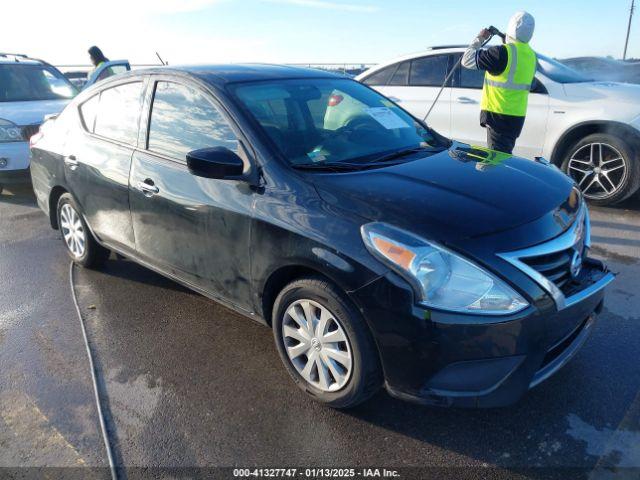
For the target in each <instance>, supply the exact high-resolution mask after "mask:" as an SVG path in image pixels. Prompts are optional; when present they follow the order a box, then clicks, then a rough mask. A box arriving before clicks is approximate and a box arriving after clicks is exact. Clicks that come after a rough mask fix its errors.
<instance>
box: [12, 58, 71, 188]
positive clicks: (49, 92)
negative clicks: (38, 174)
mask: <svg viewBox="0 0 640 480" xmlns="http://www.w3.org/2000/svg"><path fill="white" fill-rule="evenodd" d="M76 93H77V90H76V88H75V87H74V86H73V85H72V84H71V83H70V82H69V81H68V80H67V79H66V78H65V77H64V75H62V73H60V71H58V69H56V68H55V67H53V66H52V65H49V64H48V63H46V62H43V61H42V60H36V59H32V58H29V57H27V56H25V55H17V54H8V53H0V193H1V192H2V189H3V186H4V185H8V184H12V183H23V182H24V183H28V182H30V181H31V177H30V175H29V139H30V138H31V136H33V135H34V134H36V133H37V132H38V129H39V128H40V124H42V122H43V121H44V120H45V117H47V116H49V115H55V114H58V113H60V112H61V111H62V109H63V108H64V107H65V106H66V105H67V103H68V102H69V100H70V99H71V98H72V97H73V96H74V95H75V94H76Z"/></svg>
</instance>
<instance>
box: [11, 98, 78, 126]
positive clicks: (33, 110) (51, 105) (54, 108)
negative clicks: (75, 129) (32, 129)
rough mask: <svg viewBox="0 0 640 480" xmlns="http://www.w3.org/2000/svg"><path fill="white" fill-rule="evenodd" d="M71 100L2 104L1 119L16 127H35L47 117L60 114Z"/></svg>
mask: <svg viewBox="0 0 640 480" xmlns="http://www.w3.org/2000/svg"><path fill="white" fill-rule="evenodd" d="M70 101H71V100H69V99H65V100H34V101H31V102H0V118H2V119H4V120H9V121H10V122H13V123H15V124H16V125H34V124H39V123H42V122H43V121H44V117H45V115H51V114H57V113H60V112H61V111H62V110H63V109H64V107H66V106H67V104H68V103H69V102H70Z"/></svg>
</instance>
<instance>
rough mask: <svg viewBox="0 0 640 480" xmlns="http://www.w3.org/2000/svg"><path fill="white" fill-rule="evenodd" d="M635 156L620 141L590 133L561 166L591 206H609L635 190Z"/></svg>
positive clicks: (638, 178)
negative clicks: (592, 204)
mask: <svg viewBox="0 0 640 480" xmlns="http://www.w3.org/2000/svg"><path fill="white" fill-rule="evenodd" d="M635 156H636V154H635V152H634V149H633V148H632V147H631V146H630V145H629V144H628V143H627V142H626V141H625V140H623V139H622V138H620V137H617V136H615V135H609V134H593V135H589V136H587V137H585V138H584V139H582V140H581V141H579V142H577V143H576V144H574V145H573V146H572V147H571V148H569V150H568V152H567V155H566V157H565V160H564V162H563V165H562V166H563V170H564V171H565V172H566V173H567V174H568V175H569V176H570V177H571V178H573V180H574V181H575V182H576V184H577V185H578V187H579V188H580V190H582V193H583V194H584V196H585V197H586V198H587V199H588V200H589V201H590V202H591V203H595V204H597V205H610V204H614V203H618V202H621V201H623V200H625V199H626V198H628V197H629V196H630V195H632V194H633V193H634V192H635V191H636V190H637V189H638V186H639V185H640V172H639V165H638V159H637V158H635Z"/></svg>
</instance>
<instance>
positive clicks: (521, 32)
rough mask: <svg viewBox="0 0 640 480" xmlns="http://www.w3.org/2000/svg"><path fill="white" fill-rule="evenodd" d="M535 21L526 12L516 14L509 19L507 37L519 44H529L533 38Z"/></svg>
mask: <svg viewBox="0 0 640 480" xmlns="http://www.w3.org/2000/svg"><path fill="white" fill-rule="evenodd" d="M535 28H536V21H535V20H534V19H533V15H531V14H530V13H527V12H517V13H515V14H514V15H513V16H512V17H511V18H510V19H509V26H508V27H507V35H508V36H509V37H511V38H513V39H515V40H518V41H519V42H524V43H529V40H531V37H533V30H534V29H535Z"/></svg>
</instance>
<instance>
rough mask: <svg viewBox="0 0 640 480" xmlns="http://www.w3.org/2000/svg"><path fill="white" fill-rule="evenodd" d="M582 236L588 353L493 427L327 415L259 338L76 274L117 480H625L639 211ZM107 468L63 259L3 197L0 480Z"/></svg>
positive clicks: (153, 280)
mask: <svg viewBox="0 0 640 480" xmlns="http://www.w3.org/2000/svg"><path fill="white" fill-rule="evenodd" d="M592 225H593V229H592V235H593V243H594V248H593V253H594V254H595V255H596V256H598V257H600V258H603V259H605V260H606V261H607V263H608V264H609V266H610V268H611V269H612V270H613V271H615V272H618V273H619V275H618V279H617V281H616V282H615V283H614V284H613V285H612V286H611V287H610V288H609V291H608V296H607V300H606V305H605V309H604V311H603V313H602V315H601V316H600V317H599V321H598V323H597V325H596V328H595V330H594V332H593V334H592V336H591V338H590V339H589V340H588V341H587V343H586V345H585V346H584V348H583V349H582V350H581V351H580V353H579V354H578V355H577V356H576V357H575V358H574V359H573V360H572V361H571V362H570V363H569V364H568V365H567V366H566V367H565V368H563V369H562V370H561V371H560V372H559V373H558V374H556V375H555V376H554V377H552V378H551V379H550V380H548V381H547V382H545V383H543V384H542V385H540V386H538V387H537V388H535V389H533V390H532V391H531V392H529V394H528V395H527V396H526V397H524V398H523V399H522V400H521V401H520V402H519V403H518V404H516V405H514V406H512V407H509V408H502V409H491V410H458V409H441V408H428V407H421V406H416V405H413V404H409V403H405V402H402V401H399V400H395V399H392V398H390V397H389V396H388V395H387V394H386V393H384V392H381V393H380V394H378V395H377V396H376V397H374V398H373V399H372V400H370V401H369V402H367V403H365V404H364V405H361V406H360V407H358V408H356V409H353V410H349V411H336V410H331V409H329V408H326V407H323V406H321V405H318V404H316V403H314V402H313V401H310V400H309V399H308V398H307V397H306V396H305V395H304V394H303V393H302V392H301V391H299V390H298V389H297V387H295V386H294V384H293V382H292V381H291V380H290V378H289V377H288V375H287V373H286V372H285V370H284V368H283V367H282V365H281V363H280V359H279V358H278V355H277V352H276V349H275V346H274V343H273V339H272V334H271V331H270V330H269V329H267V328H265V327H263V326H261V325H258V324H256V323H254V322H252V321H251V320H248V319H246V318H244V317H241V316H240V315H238V314H236V313H234V312H232V311H230V310H228V309H226V308H224V307H222V306H220V305H218V304H216V303H215V302H213V301H210V300H208V299H206V298H204V297H202V296H200V295H198V294H196V293H192V292H190V291H188V290H186V289H184V288H183V287H181V286H179V285H177V284H175V283H173V282H171V281H169V280H167V279H165V278H163V277H161V276H159V275H156V274H155V273H152V272H150V271H149V270H146V269H145V268H143V267H140V266H137V265H135V264H133V263H131V262H129V261H126V260H118V259H115V258H112V259H111V260H109V262H108V263H107V265H106V268H104V269H103V270H101V271H91V270H84V269H81V268H76V270H75V286H76V290H77V293H78V300H79V304H80V307H81V310H82V314H83V316H84V318H85V320H86V326H87V329H88V335H89V338H90V343H91V347H92V349H93V350H94V353H95V355H96V366H97V369H98V372H99V383H100V388H101V392H102V398H103V401H104V405H105V407H106V417H107V418H106V420H107V425H108V429H109V433H110V436H111V439H112V444H113V447H114V453H115V457H116V461H117V463H118V465H120V466H126V467H127V468H128V470H126V471H121V472H120V473H121V475H122V476H123V477H129V478H135V477H136V476H141V475H143V474H144V473H145V472H146V473H148V474H150V475H151V476H155V477H163V476H172V477H174V478H177V477H179V478H184V477H185V476H198V475H201V476H203V475H205V473H204V472H210V471H209V470H186V471H183V470H180V469H181V468H191V467H204V468H206V467H221V466H224V467H276V468H279V467H298V468H306V467H358V468H359V467H377V468H383V467H386V468H388V469H389V468H391V469H393V468H400V469H406V470H401V471H405V472H409V473H412V474H414V475H416V478H426V477H427V476H438V477H440V478H442V477H443V476H444V474H446V473H448V474H452V475H454V476H457V474H459V473H462V472H475V473H474V474H475V475H476V476H477V477H478V478H481V477H482V478H486V477H487V476H489V477H492V478H516V477H519V478H549V477H557V478H640V348H639V345H640V324H639V321H640V295H638V294H637V292H638V285H640V197H638V196H636V197H635V198H633V199H631V200H630V201H628V202H626V203H625V204H624V205H622V206H619V207H616V208H592ZM106 465H107V464H106V457H105V453H104V447H103V444H102V440H101V436H100V430H99V424H98V420H97V416H96V409H95V405H94V400H93V391H92V385H91V379H90V374H89V369H88V365H87V359H86V354H85V351H84V345H83V342H82V335H81V331H80V327H79V324H78V318H77V316H76V314H75V311H74V307H73V303H72V299H71V296H70V289H69V258H68V256H67V255H66V253H65V250H64V248H63V244H62V241H61V240H60V238H59V235H58V232H56V231H54V230H51V228H50V227H49V224H48V221H47V219H46V218H45V216H44V215H43V214H42V212H41V211H40V210H39V209H38V208H37V206H36V205H35V200H34V197H33V194H32V193H31V192H30V191H29V190H19V191H16V192H13V193H7V192H5V193H4V194H2V195H1V196H0V467H13V468H14V470H4V471H3V470H0V476H2V474H3V473H4V474H7V475H8V474H12V475H17V474H19V473H20V472H28V471H29V470H20V469H18V470H15V467H45V466H46V467H51V466H54V467H64V468H65V469H67V470H60V471H62V472H68V473H69V474H70V473H71V472H78V471H80V472H85V473H86V472H91V473H92V474H93V475H96V476H102V477H105V478H106V476H107V475H108V471H106V470H105V469H104V467H106ZM70 467H97V468H98V470H93V471H90V470H74V469H72V468H70ZM162 467H166V468H171V469H173V470H156V469H157V468H162ZM412 467H421V468H425V467H428V469H427V470H418V469H412ZM36 471H37V470H36ZM16 472H17V473H16ZM40 472H42V471H40ZM168 472H169V473H168ZM82 476H86V475H84V474H82Z"/></svg>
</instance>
